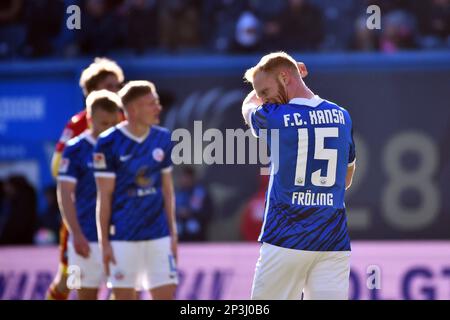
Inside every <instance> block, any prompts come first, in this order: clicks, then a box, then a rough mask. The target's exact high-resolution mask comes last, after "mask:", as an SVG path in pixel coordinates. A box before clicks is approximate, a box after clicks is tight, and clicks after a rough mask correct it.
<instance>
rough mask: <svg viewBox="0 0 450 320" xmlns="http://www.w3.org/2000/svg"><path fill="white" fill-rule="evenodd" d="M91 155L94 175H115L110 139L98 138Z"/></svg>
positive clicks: (115, 168) (115, 167)
mask: <svg viewBox="0 0 450 320" xmlns="http://www.w3.org/2000/svg"><path fill="white" fill-rule="evenodd" d="M92 156H93V164H94V175H95V177H106V178H115V177H116V171H117V166H116V165H115V160H114V153H113V148H112V141H111V140H110V139H106V138H100V139H99V140H98V142H97V144H96V146H95V148H94V154H93V155H92Z"/></svg>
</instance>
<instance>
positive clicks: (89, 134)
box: [81, 129, 97, 146]
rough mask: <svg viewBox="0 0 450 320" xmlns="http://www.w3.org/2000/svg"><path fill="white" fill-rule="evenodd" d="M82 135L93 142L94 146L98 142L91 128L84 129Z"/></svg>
mask: <svg viewBox="0 0 450 320" xmlns="http://www.w3.org/2000/svg"><path fill="white" fill-rule="evenodd" d="M81 137H82V138H84V139H86V141H87V142H89V143H90V144H92V145H93V146H95V144H96V143H97V139H95V138H94V136H93V135H92V131H91V130H89V129H88V130H86V131H84V132H83V133H82V134H81Z"/></svg>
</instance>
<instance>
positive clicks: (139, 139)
mask: <svg viewBox="0 0 450 320" xmlns="http://www.w3.org/2000/svg"><path fill="white" fill-rule="evenodd" d="M127 124H128V121H124V122H121V123H120V124H118V125H117V128H118V129H119V130H120V131H122V133H123V134H124V135H126V136H127V137H128V138H130V139H131V140H133V141H136V142H137V143H142V142H144V141H145V139H147V137H148V135H149V134H150V131H151V128H149V130H148V131H147V133H146V134H145V135H143V136H142V137H136V136H135V135H134V134H132V133H131V132H130V131H128V129H127V127H126V125H127Z"/></svg>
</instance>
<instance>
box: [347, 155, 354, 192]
mask: <svg viewBox="0 0 450 320" xmlns="http://www.w3.org/2000/svg"><path fill="white" fill-rule="evenodd" d="M355 169H356V161H353V163H351V164H349V166H348V167H347V175H346V176H345V190H347V189H348V188H350V186H351V185H352V181H353V175H354V174H355Z"/></svg>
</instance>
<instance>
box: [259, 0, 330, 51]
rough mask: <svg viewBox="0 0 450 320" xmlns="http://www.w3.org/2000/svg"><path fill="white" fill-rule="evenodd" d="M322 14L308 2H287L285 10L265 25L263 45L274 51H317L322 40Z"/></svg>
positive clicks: (306, 0) (292, 0)
mask: <svg viewBox="0 0 450 320" xmlns="http://www.w3.org/2000/svg"><path fill="white" fill-rule="evenodd" d="M322 20H323V14H322V12H321V10H320V9H319V8H318V7H317V6H315V5H314V4H312V3H311V2H310V1H308V0H288V6H287V7H286V9H285V10H284V11H283V12H282V13H281V14H280V15H279V16H277V17H274V18H273V20H270V21H268V22H267V24H266V28H265V34H266V38H265V40H264V44H265V45H268V46H269V47H268V49H270V50H274V49H276V48H274V47H273V46H274V45H275V46H276V47H277V48H278V49H277V50H291V51H292V50H300V51H311V50H318V49H319V47H320V45H321V43H322V40H323V39H324V29H323V21H322Z"/></svg>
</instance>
